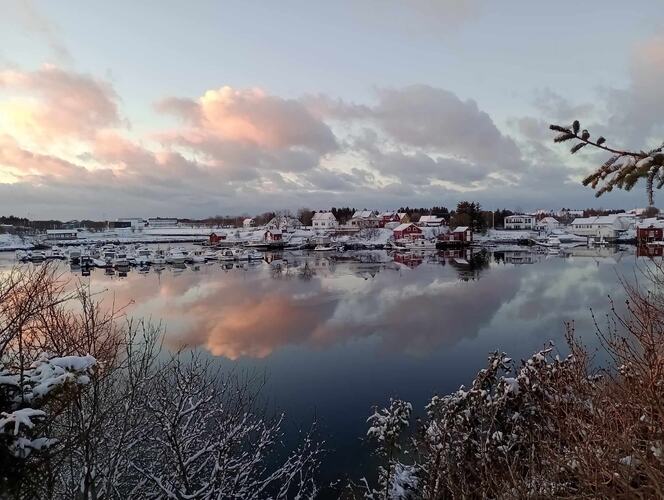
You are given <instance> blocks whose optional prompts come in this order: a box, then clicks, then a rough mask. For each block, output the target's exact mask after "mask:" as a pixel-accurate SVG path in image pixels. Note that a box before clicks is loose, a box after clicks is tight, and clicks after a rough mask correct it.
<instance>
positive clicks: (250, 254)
mask: <svg viewBox="0 0 664 500" xmlns="http://www.w3.org/2000/svg"><path fill="white" fill-rule="evenodd" d="M245 253H246V254H247V260H263V254H262V253H261V252H259V251H258V250H247V251H245Z"/></svg>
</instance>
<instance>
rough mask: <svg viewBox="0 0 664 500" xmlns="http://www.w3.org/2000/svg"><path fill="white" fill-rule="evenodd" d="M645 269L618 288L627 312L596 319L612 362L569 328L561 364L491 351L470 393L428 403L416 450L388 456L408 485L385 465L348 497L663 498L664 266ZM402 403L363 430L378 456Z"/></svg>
mask: <svg viewBox="0 0 664 500" xmlns="http://www.w3.org/2000/svg"><path fill="white" fill-rule="evenodd" d="M643 274H644V275H645V276H647V278H648V286H647V287H645V288H642V289H639V288H637V287H635V286H630V285H628V284H627V283H624V286H625V289H626V291H627V294H628V296H629V300H628V301H627V302H626V304H625V306H626V312H624V313H621V312H619V308H618V307H617V306H615V305H613V304H612V308H611V312H610V314H609V315H608V316H607V318H606V319H607V323H606V324H607V326H606V327H600V326H599V321H598V322H596V324H597V325H598V326H597V332H596V333H597V336H598V339H599V342H600V344H601V345H602V347H603V348H604V351H605V352H606V353H608V355H609V361H610V362H609V364H608V365H607V366H605V367H604V368H603V369H599V368H598V367H596V366H595V364H594V363H593V362H591V359H590V355H589V352H588V350H587V349H586V348H585V347H584V346H583V345H582V344H580V343H579V342H578V340H577V339H576V337H575V334H574V331H573V328H572V327H571V325H570V327H569V329H568V335H567V341H568V348H569V354H568V355H567V356H566V357H564V358H563V359H560V358H559V357H558V356H556V355H554V351H553V350H552V348H551V347H547V348H546V349H543V350H542V351H540V352H537V353H535V354H534V355H533V356H532V357H530V358H529V359H527V360H524V361H521V362H520V363H515V362H514V361H512V360H511V359H510V358H508V357H507V356H506V355H505V354H504V353H499V352H496V353H493V354H492V355H491V356H490V357H489V360H488V364H487V366H486V368H484V369H482V370H480V371H479V373H478V374H477V376H476V378H475V379H474V380H473V382H472V384H470V386H469V387H468V388H466V387H461V388H460V389H459V390H457V391H456V392H454V393H452V394H450V395H447V396H434V397H433V398H432V399H431V401H430V403H429V404H428V405H427V406H426V408H425V414H424V416H423V417H422V419H421V421H420V422H419V424H418V425H417V426H416V430H415V432H414V433H413V434H412V435H411V439H412V447H411V448H406V449H405V450H404V451H403V453H400V454H395V455H393V456H392V460H391V461H390V463H391V464H392V465H393V467H392V469H388V470H394V471H395V472H394V473H393V474H392V477H397V476H403V478H400V479H399V481H391V482H389V481H388V482H387V483H385V482H384V478H385V477H386V476H385V474H384V469H381V470H380V471H379V484H378V489H377V490H372V489H371V488H370V487H369V486H368V484H367V483H366V482H365V483H364V485H363V486H364V488H355V489H354V491H358V489H359V490H360V491H365V492H368V494H365V495H366V496H367V497H369V498H384V499H388V498H389V499H393V498H394V499H397V498H399V499H400V498H425V499H439V498H497V499H499V498H543V497H546V498H549V497H569V498H661V497H662V496H664V494H663V493H662V484H664V451H663V450H664V445H663V443H664V430H663V429H664V286H663V285H664V268H663V267H662V264H661V263H660V264H659V265H657V266H648V267H647V268H646V269H645V270H644V273H643ZM404 405H406V403H402V402H399V404H398V405H395V403H394V402H391V404H390V407H389V408H388V409H385V410H382V411H379V412H376V413H375V414H374V416H372V417H371V419H370V425H371V429H370V434H371V435H375V436H385V437H384V438H383V439H378V444H379V450H382V449H383V443H384V442H388V441H390V439H393V436H394V435H395V432H396V434H399V433H400V432H401V430H402V429H403V427H399V426H398V423H399V422H402V419H401V418H400V417H398V415H399V411H398V408H402V407H403V406H404ZM395 426H396V427H395ZM386 429H396V431H395V432H392V431H391V432H387V431H386ZM388 477H389V476H388ZM404 478H405V479H406V481H404V480H403V479H404ZM396 484H400V485H403V484H406V485H407V486H408V487H407V488H396V487H394V488H393V487H392V485H396ZM386 485H387V487H385V486H386ZM409 495H410V496H409Z"/></svg>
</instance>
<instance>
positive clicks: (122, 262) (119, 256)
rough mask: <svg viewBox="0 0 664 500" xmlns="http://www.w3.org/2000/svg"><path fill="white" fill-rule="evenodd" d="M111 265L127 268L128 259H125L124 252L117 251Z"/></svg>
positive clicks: (125, 253) (125, 254)
mask: <svg viewBox="0 0 664 500" xmlns="http://www.w3.org/2000/svg"><path fill="white" fill-rule="evenodd" d="M113 265H114V266H115V267H129V259H128V258H127V252H125V251H124V250H118V251H117V252H116V253H115V258H114V259H113Z"/></svg>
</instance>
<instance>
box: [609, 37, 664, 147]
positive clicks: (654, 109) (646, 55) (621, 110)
mask: <svg viewBox="0 0 664 500" xmlns="http://www.w3.org/2000/svg"><path fill="white" fill-rule="evenodd" d="M663 81H664V33H658V34H656V35H654V36H652V37H650V38H648V39H646V40H644V41H642V42H640V43H638V44H637V45H636V47H635V48H634V50H633V52H632V61H631V68H630V85H629V86H628V87H627V88H626V89H610V90H609V91H608V92H607V95H606V99H607V101H608V109H609V113H610V118H609V123H608V127H609V129H610V130H613V131H615V133H616V134H620V135H622V136H625V135H626V136H627V137H626V139H627V140H628V141H629V143H630V144H632V145H633V147H639V148H640V147H645V146H644V143H646V144H647V142H648V139H651V138H652V137H651V136H652V135H653V134H654V133H655V132H657V134H661V132H662V131H663V126H664V85H662V82H663ZM655 139H656V140H658V141H659V142H660V143H661V137H655Z"/></svg>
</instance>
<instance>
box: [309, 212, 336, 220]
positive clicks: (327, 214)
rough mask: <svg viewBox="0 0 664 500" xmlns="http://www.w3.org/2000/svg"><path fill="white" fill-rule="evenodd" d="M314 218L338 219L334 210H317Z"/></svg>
mask: <svg viewBox="0 0 664 500" xmlns="http://www.w3.org/2000/svg"><path fill="white" fill-rule="evenodd" d="M312 220H337V218H336V217H335V216H334V214H333V213H332V212H316V213H315V214H314V217H313V219H312Z"/></svg>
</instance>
